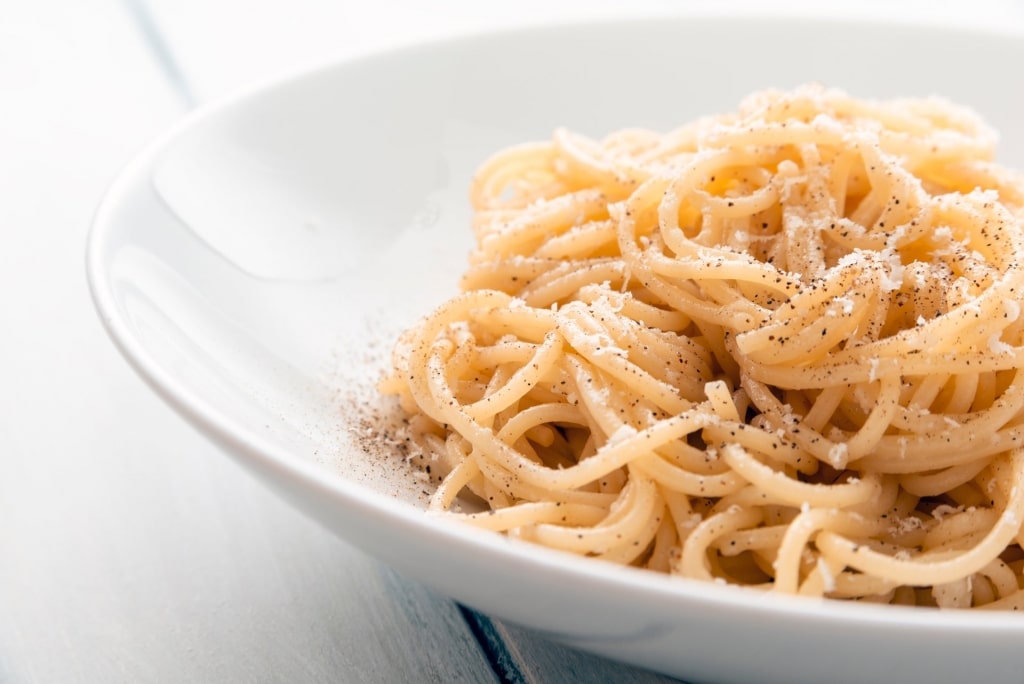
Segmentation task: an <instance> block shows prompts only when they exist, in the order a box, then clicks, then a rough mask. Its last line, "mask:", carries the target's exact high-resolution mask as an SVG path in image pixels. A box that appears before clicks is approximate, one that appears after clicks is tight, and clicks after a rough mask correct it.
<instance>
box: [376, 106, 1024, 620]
mask: <svg viewBox="0 0 1024 684" xmlns="http://www.w3.org/2000/svg"><path fill="white" fill-rule="evenodd" d="M994 145H995V136H994V134H993V133H992V132H991V131H990V130H989V129H988V128H987V127H986V126H985V125H984V124H983V123H982V122H981V121H980V120H979V119H978V118H977V117H976V116H975V115H974V114H972V113H971V112H969V111H967V110H965V109H963V108H960V107H958V106H955V105H953V104H950V103H948V102H946V101H943V100H939V99H934V98H932V99H920V100H896V101H887V102H871V101H863V100H858V99H854V98H851V97H849V96H847V95H845V94H844V93H842V92H839V91H836V90H826V89H823V88H820V87H816V86H805V87H801V88H798V89H796V90H794V91H791V92H775V91H769V92H761V93H756V94H754V95H752V96H750V97H748V98H747V99H746V100H745V101H744V102H742V103H741V105H740V107H739V109H738V111H737V112H736V113H732V114H727V115H722V116H718V117H713V118H708V119H703V120H700V121H697V122H695V123H692V124H690V125H687V126H684V127H682V128H680V129H678V130H675V131H672V132H671V133H668V134H665V135H661V134H656V133H652V132H649V131H645V130H624V131H620V132H617V133H614V134H612V135H610V136H608V137H607V138H605V139H604V140H602V141H600V142H597V141H593V140H589V139H587V138H584V137H582V136H580V135H577V134H574V133H571V132H569V131H565V130H559V131H557V132H556V133H555V134H554V136H553V139H552V140H551V141H550V142H546V143H539V144H529V145H522V146H518V147H513V148H511V149H507V150H505V151H503V152H500V153H498V154H497V155H496V156H494V157H492V158H491V159H490V160H488V161H487V162H485V163H484V164H483V166H482V167H481V168H480V170H479V172H478V173H477V175H476V177H475V178H474V181H473V185H472V190H471V199H472V203H473V206H474V208H475V210H476V214H475V219H474V223H473V229H474V231H475V236H476V247H475V249H474V251H473V252H472V253H471V255H470V257H469V267H468V270H467V272H466V273H465V275H464V276H463V278H462V282H461V288H462V290H463V292H462V294H460V295H458V296H456V297H455V298H453V299H451V300H450V301H448V302H447V303H445V304H443V305H441V306H440V307H439V308H438V309H437V310H435V311H434V312H433V313H431V314H430V315H428V316H427V317H425V318H424V319H423V320H422V321H420V322H419V324H418V325H417V326H416V327H414V328H412V329H411V330H409V331H407V332H406V333H405V334H404V335H403V336H402V338H401V339H400V341H399V343H398V344H397V346H396V349H395V352H394V358H393V361H394V372H393V373H392V374H391V375H390V376H389V377H388V378H386V379H385V380H383V381H382V383H381V389H382V391H384V392H386V393H392V394H397V395H398V396H399V398H400V401H401V405H402V407H403V409H404V410H405V411H406V412H407V413H408V424H409V430H410V435H411V437H412V439H413V440H414V441H415V442H416V444H417V445H418V446H419V450H420V456H419V458H420V459H422V462H423V463H424V465H425V466H427V467H428V472H430V473H431V475H432V476H434V477H436V478H437V479H438V481H439V486H438V488H437V490H436V493H435V494H434V495H433V499H432V501H431V508H432V509H435V510H438V511H445V512H446V513H445V514H446V515H451V516H455V517H458V518H461V519H463V520H465V521H468V522H469V523H472V524H474V525H478V526H480V527H483V528H487V529H490V530H496V531H500V532H503V533H505V534H508V535H511V536H514V537H517V538H521V539H524V540H528V541H531V542H535V543H538V544H542V545H545V546H549V547H553V548H556V549H562V550H564V551H567V552H571V553H575V554H580V555H584V556H591V557H595V558H600V559H605V560H608V561H613V562H616V563H623V564H631V565H634V566H640V567H644V568H650V569H652V570H656V571H660V572H667V573H672V574H674V575H680V576H685V577H693V578H699V579H704V580H712V581H725V582H728V583H731V584H738V585H746V586H753V587H759V588H763V589H765V590H770V591H776V592H782V593H789V594H804V595H811V596H828V597H834V598H849V599H858V600H863V601H873V602H888V603H897V604H912V605H933V606H935V605H937V606H940V607H984V608H1006V609H1014V610H1016V609H1018V608H1020V607H1022V606H1024V590H1022V586H1024V579H1022V571H1024V551H1022V550H1021V545H1022V542H1024V533H1022V530H1021V522H1022V521H1024V320H1022V318H1021V316H1020V312H1021V304H1020V302H1021V299H1022V298H1021V293H1022V288H1024V230H1022V223H1021V221H1022V218H1024V177H1022V176H1021V175H1019V174H1017V173H1015V172H1012V171H1010V170H1008V169H1006V168H1004V167H1002V166H1000V165H998V164H996V163H994V162H993V161H992V155H993V150H994ZM460 501H466V502H468V501H475V502H478V503H482V504H483V505H484V507H485V510H483V511H482V512H462V511H463V507H462V505H461V504H460V503H459V502H460Z"/></svg>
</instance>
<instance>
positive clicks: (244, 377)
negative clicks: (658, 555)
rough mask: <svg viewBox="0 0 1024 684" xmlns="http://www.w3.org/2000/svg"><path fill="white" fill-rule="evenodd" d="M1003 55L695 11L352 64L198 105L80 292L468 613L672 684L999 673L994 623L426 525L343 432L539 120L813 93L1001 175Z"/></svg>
mask: <svg viewBox="0 0 1024 684" xmlns="http://www.w3.org/2000/svg"><path fill="white" fill-rule="evenodd" d="M1020 64H1024V40H1021V39H1020V37H1018V36H1011V35H1002V34H998V33H981V32H967V31H960V30H956V29H952V28H950V29H942V28H938V27H914V26H911V25H892V24H877V23H843V22H830V21H826V20H821V19H813V18H807V19H800V20H794V19H786V20H783V19H771V18H748V19H743V20H737V19H730V18H725V17H714V16H703V17H686V16H680V17H674V18H665V17H659V18H650V19H644V20H635V21H622V22H607V23H600V24H593V25H582V26H569V25H566V26H553V27H547V28H533V29H528V30H520V31H510V32H502V33H492V34H488V35H481V36H473V37H466V38H460V39H457V40H450V41H445V42H440V43H436V44H429V45H423V46H419V47H413V48H408V49H403V50H399V51H395V52H390V53H384V54H379V55H374V56H369V57H365V58H362V59H359V60H354V61H349V62H345V63H341V64H337V65H333V66H329V67H326V68H322V69H320V70H317V71H314V72H310V73H306V74H303V75H301V76H298V77H296V78H292V79H288V80H284V81H281V82H279V83H276V84H273V85H271V86H268V87H264V88H261V89H258V90H255V91H252V92H248V93H245V94H243V95H240V96H238V97H235V98H233V99H230V100H228V101H225V102H222V103H220V104H217V105H215V106H213V107H208V108H206V109H204V110H203V111H201V112H198V113H197V114H195V115H194V116H191V117H190V118H188V119H187V120H186V121H185V122H183V123H182V124H181V125H179V126H178V127H177V128H176V129H175V130H173V131H171V132H170V133H169V134H168V135H166V136H165V137H163V138H162V139H161V140H159V141H157V142H156V143H155V144H154V145H153V146H152V147H150V148H149V149H148V151H146V152H145V153H144V154H142V155H141V156H140V157H139V158H138V159H137V160H136V161H135V162H134V163H133V164H131V166H129V167H128V168H127V169H126V170H125V171H124V172H123V174H122V175H121V176H120V178H119V179H118V180H117V182H116V183H115V184H114V185H113V187H112V188H111V189H110V191H109V194H108V195H107V197H106V199H105V201H104V202H103V204H102V206H101V207H100V209H99V212H98V214H97V216H96V220H95V225H94V227H93V231H92V234H91V239H90V243H89V248H88V271H89V280H90V285H91V288H92V292H93V296H94V298H95V301H96V305H97V308H98V310H99V312H100V316H101V317H102V319H103V321H104V323H105V324H106V326H107V328H108V330H109V332H110V334H111V336H112V338H113V339H114V341H115V343H116V344H117V345H118V346H119V347H120V349H121V351H122V352H123V353H124V355H125V356H126V357H127V359H128V360H129V362H130V363H131V364H132V365H133V366H134V367H135V368H136V369H137V370H138V372H139V373H140V374H141V375H142V377H143V378H145V379H146V380H147V381H148V382H149V384H150V385H151V386H152V387H153V388H154V389H155V390H156V391H157V392H158V393H159V394H160V395H161V396H162V397H164V399H166V400H167V401H168V403H169V404H170V405H171V406H172V407H173V408H175V409H176V410H177V411H178V412H180V413H181V414H182V415H183V416H185V418H187V419H188V420H189V421H190V422H192V423H193V424H195V425H196V426H197V427H199V428H200V429H201V430H202V431H203V432H204V433H206V434H207V435H208V436H209V437H210V438H211V439H213V440H214V441H216V442H217V443H218V444H220V445H221V446H222V447H224V449H225V450H226V451H227V452H228V453H230V454H231V455H233V456H234V457H235V458H236V459H237V460H238V461H239V462H240V463H242V464H244V465H245V466H246V467H248V468H249V469H251V470H252V471H253V472H255V473H256V474H258V475H259V476H260V477H261V478H262V479H263V480H264V481H265V482H266V483H267V484H269V485H270V486H271V487H272V488H273V489H274V490H276V491H278V492H280V493H281V494H282V495H283V496H285V497H286V498H287V499H289V500H290V501H292V502H293V503H294V504H295V505H296V506H298V507H299V508H301V509H302V510H304V511H306V512H307V513H308V514H309V515H311V516H313V517H314V518H315V519H317V520H319V521H321V522H322V523H324V524H325V525H327V526H328V527H330V528H331V529H333V530H335V531H336V532H337V533H338V534H339V535H341V536H343V537H344V538H346V539H348V540H349V541H351V542H353V543H355V544H357V545H359V546H361V547H362V548H364V549H366V550H367V551H369V552H370V553H372V554H374V555H376V556H377V557H379V558H381V559H383V560H384V561H386V562H388V563H390V564H392V565H394V566H395V567H396V568H398V569H400V570H401V571H403V572H404V573H406V574H407V575H409V576H410V577H414V578H416V579H418V580H421V581H422V582H424V583H426V584H428V585H431V586H433V587H435V588H437V589H439V590H440V591H442V592H445V593H447V594H449V595H450V596H452V597H454V598H456V599H457V600H459V601H462V602H464V603H466V604H468V605H470V606H473V607H475V608H477V609H479V610H481V611H484V612H486V613H490V614H493V615H495V616H498V617H500V618H503V619H506V620H509V621H512V622H515V623H519V624H521V625H525V626H528V627H532V628H534V629H537V630H540V631H541V632H543V633H545V634H547V635H550V636H551V637H552V638H555V639H558V640H561V641H563V642H565V643H568V644H572V645H576V646H578V647H580V648H583V649H587V650H590V651H593V652H596V653H600V654H602V655H605V656H608V657H611V658H616V659H620V660H623V661H628V662H631V663H635V664H638V665H641V666H645V667H648V668H652V669H655V670H659V671H662V672H665V673H670V674H673V675H677V676H680V677H685V678H687V679H691V680H714V681H723V682H727V681H735V682H742V681H761V682H816V681H886V682H917V681H958V680H959V681H965V680H967V679H968V678H969V677H983V678H984V680H985V681H988V682H996V681H1020V679H1021V678H1022V677H1024V675H1022V674H1021V669H1020V665H1019V664H1020V663H1021V657H1020V655H1019V653H1020V644H1021V643H1022V641H1024V619H1021V618H1019V617H1018V616H1016V615H1006V614H990V613H986V614H968V613H964V612H938V611H931V610H924V609H901V608H894V607H879V606H870V605H854V604H846V603H839V602H827V601H826V602H822V601H812V600H803V599H796V598H787V597H779V596H774V595H765V594H760V593H756V592H753V591H745V590H741V589H735V588H730V587H723V586H717V585H708V584H702V583H696V582H692V581H688V580H679V579H672V578H668V577H664V576H660V575H656V574H654V573H648V572H644V571H639V570H632V569H626V568H619V567H614V566H611V565H606V564H604V563H602V562H596V561H591V560H586V559H580V558H575V557H572V556H569V555H563V554H561V553H557V552H553V551H546V550H543V549H539V548H535V547H532V546H527V545H524V544H519V543H515V542H511V541H509V540H507V539H504V538H502V537H498V536H495V535H491V534H489V533H485V532H480V531H476V530H472V529H466V528H464V527H462V526H460V525H457V524H454V523H448V522H445V521H440V520H438V519H435V518H432V517H430V516H427V515H425V514H424V513H423V510H422V495H421V494H420V493H419V490H420V489H421V484H420V481H419V480H417V479H416V477H415V474H414V473H412V472H411V471H410V470H409V469H408V468H403V467H401V466H402V462H401V459H400V458H399V457H397V456H388V449H387V448H386V445H383V446H382V444H383V442H381V441H380V440H378V439H376V437H377V436H376V433H373V434H370V433H367V432H366V428H367V426H368V425H371V424H372V421H371V422H370V423H366V422H365V421H366V419H368V418H371V417H372V416H369V409H368V408H367V407H370V406H372V405H373V404H374V402H375V398H374V394H373V382H374V380H375V379H376V377H377V374H378V373H379V371H380V369H381V368H382V366H383V363H384V362H385V361H386V358H387V352H388V348H389V347H390V344H391V342H392V340H393V337H394V335H395V334H396V333H397V331H398V330H399V328H400V327H401V326H402V325H404V324H407V323H409V322H410V321H411V320H413V319H414V317H415V316H417V315H418V314H422V313H425V312H426V311H427V310H428V309H429V308H431V307H432V306H433V305H435V304H437V303H439V302H440V301H442V300H443V299H444V298H445V297H446V296H448V295H450V294H452V293H453V292H454V291H455V283H456V279H457V276H458V273H459V272H461V270H462V267H463V263H464V256H465V254H466V251H467V249H468V247H469V244H470V231H469V227H468V219H469V213H468V208H467V206H466V204H467V203H466V201H465V199H464V197H465V192H466V187H467V185H468V181H469V177H470V174H471V173H472V171H473V169H474V167H475V166H476V164H478V163H479V162H480V161H481V160H482V159H483V158H484V157H486V156H487V155H488V154H490V153H491V152H493V151H495V150H497V149H499V148H501V147H503V146H505V145H508V144H511V143H515V142H521V141H526V140H531V139H543V138H546V137H548V135H549V134H550V132H551V130H552V129H553V128H555V127H557V126H560V125H566V126H569V127H571V128H574V129H577V130H580V131H582V132H584V133H588V134H591V135H601V134H602V133H605V132H608V131H611V130H614V129H617V128H620V127H624V126H647V127H653V128H656V129H668V128H671V127H673V126H675V125H677V124H679V123H682V122H684V121H687V120H690V119H692V118H694V117H696V116H698V115H701V114H709V113H715V112H719V111H725V110H731V109H733V108H734V107H735V105H736V103H737V102H738V100H739V99H740V98H741V97H742V96H743V95H745V94H747V93H748V92H750V91H753V90H757V89H762V88H765V87H769V86H775V87H790V86H794V85H796V84H799V83H803V82H807V81H815V80H817V81H822V82H824V83H827V84H829V85H835V86H839V87H842V88H844V89H846V90H848V91H849V92H850V93H851V94H854V95H857V96H865V97H868V96H870V97H876V96H877V97H886V96H897V95H904V96H912V95H927V94H932V93H937V94H942V95H945V96H947V97H950V98H952V99H954V100H956V101H959V102H962V103H965V104H968V105H970V106H972V107H974V108H975V109H977V110H978V111H979V112H980V113H981V114H982V115H984V116H985V117H986V118H988V119H989V121H990V122H991V123H993V124H994V125H995V126H997V127H998V128H1000V129H1001V130H1002V131H1003V133H1004V138H1003V143H1002V147H1001V149H1002V152H1003V159H1004V160H1005V161H1008V162H1010V163H1016V164H1017V165H1018V166H1024V124H1022V123H1021V122H1022V121H1024V90H1022V89H1020V88H1017V87H1013V80H1012V78H1010V76H1011V74H1012V73H1013V72H1014V71H1015V70H1016V68H1017V66H1018V65H1020ZM367 450H368V451H369V453H367Z"/></svg>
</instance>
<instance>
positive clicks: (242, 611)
mask: <svg viewBox="0 0 1024 684" xmlns="http://www.w3.org/2000/svg"><path fill="white" fill-rule="evenodd" d="M0 55H2V57H0V93H2V96H3V107H0V150H2V151H3V152H2V154H0V184H2V188H3V190H2V192H0V226H2V230H3V231H4V237H5V243H4V249H3V250H0V315H2V323H0V332H2V334H0V359H2V361H0V364H2V368H3V373H2V375H0V682H4V683H5V684H7V683H12V684H13V683H18V684H20V683H22V682H25V683H36V682H45V683H51V682H53V683H64V682H217V681H224V682H266V681H281V682H305V681H308V682H338V681H434V682H450V681H458V682H487V681H494V680H495V677H494V675H493V672H492V670H491V668H490V665H489V663H488V662H487V660H486V658H485V657H484V656H483V654H482V652H481V651H480V649H479V648H478V646H477V642H476V641H475V639H474V638H473V635H472V633H471V631H470V630H469V629H468V627H467V626H466V624H465V622H464V621H463V619H462V616H461V613H460V611H459V609H458V607H457V606H455V605H454V604H453V603H451V602H450V601H449V600H447V599H445V598H443V597H440V596H437V595H436V594H434V593H432V592H430V591H428V590H426V589H424V588H422V587H420V586H419V585H416V584H411V583H409V582H406V581H405V580H403V579H401V578H399V577H397V576H396V575H395V574H394V573H393V572H392V571H390V570H389V569H387V568H384V567H382V566H380V565H379V564H377V563H375V562H374V561H372V560H370V559H368V558H367V557H366V556H364V555H363V554H361V553H359V552H357V551H355V550H354V549H352V548H351V547H349V546H347V545H346V544H344V543H342V542H340V541H338V540H337V539H336V538H335V537H334V536H332V535H330V534H328V533H327V532H325V531H323V530H322V529H320V528H319V527H318V526H317V525H315V524H313V523H311V522H310V521H308V520H307V519H306V518H304V517H302V516H300V515H298V514H297V513H295V512H294V511H293V510H292V509H291V508H289V507H287V506H285V505H284V504H282V503H280V502H279V501H278V499H277V498H276V497H274V496H272V495H271V494H270V493H268V492H267V491H266V490H265V489H264V488H263V487H262V486H260V485H257V484H256V483H255V482H254V481H253V480H251V479H250V477H249V476H248V475H246V474H245V473H243V472H242V471H241V470H240V469H239V468H238V467H236V466H235V465H234V464H233V463H232V462H231V461H229V460H228V459H227V458H225V457H224V455H223V454H221V453H218V452H217V451H216V450H215V449H214V448H213V447H211V446H210V445H209V444H208V443H207V442H206V441H205V440H203V439H201V438H200V437H199V436H198V435H196V434H195V433H194V432H193V431H192V430H191V429H190V428H188V427H187V426H186V425H185V424H184V423H183V422H182V421H181V420H179V419H178V418H177V417H176V416H174V415H173V414H172V413H171V412H170V410H169V409H167V407H165V406H164V405H163V404H162V403H161V402H159V401H158V400H157V399H156V398H155V397H154V396H153V395H152V394H151V393H150V392H149V391H148V389H146V388H145V387H144V385H143V384H142V382H141V381H140V380H139V379H138V378H136V377H135V376H134V374H133V373H132V372H131V371H130V370H129V368H128V366H127V364H126V363H125V362H124V361H123V360H122V359H121V358H120V357H119V356H118V354H117V353H116V352H115V350H114V348H113V346H112V345H111V344H110V342H109V340H108V339H107V338H106V335H105V334H104V332H103V331H102V329H101V327H100V324H99V322H98V319H97V317H96V315H95V313H94V311H93V309H92V305H91V302H90V300H89V296H88V293H87V290H86V284H85V277H84V269H83V261H84V259H83V254H84V242H85V236H86V231H87V229H88V225H89V221H90V219H91V216H92V213H93V211H94V209H95V206H96V203H97V202H98V200H99V198H100V196H101V195H102V192H103V191H104V189H105V187H106V186H107V184H108V183H109V182H110V180H111V179H112V178H113V176H114V174H115V173H116V171H117V170H118V169H119V167H120V166H121V165H122V164H124V163H125V162H126V161H127V160H128V159H129V158H130V157H131V156H132V155H133V154H134V153H135V152H136V151H138V150H139V149H140V148H141V146H142V145H143V144H144V143H145V142H146V141H147V140H148V139H150V138H151V137H152V136H154V135H156V134H157V133H158V132H160V131H161V130H162V129H164V128H165V127H167V126H168V125H170V124H171V123H172V122H173V121H175V120H176V119H178V118H179V117H180V116H181V115H182V114H183V113H184V112H185V110H186V105H187V103H185V102H184V101H183V99H182V92H181V91H180V89H179V88H176V87H175V84H174V83H172V82H171V80H170V79H169V78H168V73H167V71H166V68H165V65H162V64H161V63H160V58H159V56H158V55H157V54H156V51H155V50H154V46H153V45H152V44H151V42H150V40H149V37H148V36H147V35H146V32H145V31H144V30H143V27H141V26H140V24H139V21H138V17H137V16H136V15H135V14H133V11H132V8H131V7H130V6H129V4H128V3H123V2H119V1H118V0H93V1H92V2H89V3H75V2H72V1H70V0H68V1H64V2H61V1H58V0H44V1H43V2H36V3H29V2H24V3H20V4H11V3H7V4H5V5H4V7H3V8H2V20H0Z"/></svg>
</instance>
